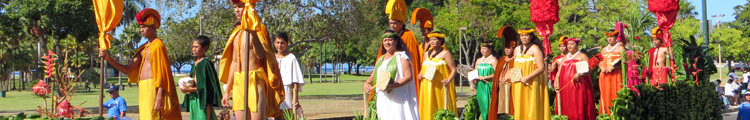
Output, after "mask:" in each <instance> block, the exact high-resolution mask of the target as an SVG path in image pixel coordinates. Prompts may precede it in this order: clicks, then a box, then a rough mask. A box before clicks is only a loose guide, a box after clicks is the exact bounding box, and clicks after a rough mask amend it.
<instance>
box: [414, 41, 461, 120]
mask: <svg viewBox="0 0 750 120" xmlns="http://www.w3.org/2000/svg"><path fill="white" fill-rule="evenodd" d="M427 37H429V38H430V46H433V47H430V48H429V49H428V50H427V52H426V53H425V55H424V56H425V57H424V58H423V62H422V68H425V69H422V70H421V71H420V74H419V75H418V77H417V80H419V81H418V83H419V85H420V86H419V89H420V90H419V92H420V93H419V118H421V119H423V120H432V118H433V117H434V114H435V113H437V111H438V109H447V110H449V111H453V112H456V110H457V109H456V89H455V87H454V85H453V77H454V76H455V75H456V65H455V61H454V60H453V56H451V53H450V52H449V51H448V50H445V49H444V48H443V47H438V46H443V43H445V35H444V34H443V33H441V32H438V31H432V33H430V34H427ZM432 68H434V71H433V70H428V69H432ZM425 76H431V78H430V77H425Z"/></svg>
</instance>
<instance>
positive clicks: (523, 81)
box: [521, 77, 534, 86]
mask: <svg viewBox="0 0 750 120" xmlns="http://www.w3.org/2000/svg"><path fill="white" fill-rule="evenodd" d="M529 79H530V78H528V77H521V83H523V84H524V85H527V86H528V85H531V82H534V81H529Z"/></svg>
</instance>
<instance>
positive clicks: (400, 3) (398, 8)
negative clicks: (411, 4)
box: [385, 0, 406, 23]
mask: <svg viewBox="0 0 750 120" xmlns="http://www.w3.org/2000/svg"><path fill="white" fill-rule="evenodd" d="M385 14H388V19H395V20H399V21H401V22H404V23H406V2H404V0H388V3H387V4H386V6H385Z"/></svg>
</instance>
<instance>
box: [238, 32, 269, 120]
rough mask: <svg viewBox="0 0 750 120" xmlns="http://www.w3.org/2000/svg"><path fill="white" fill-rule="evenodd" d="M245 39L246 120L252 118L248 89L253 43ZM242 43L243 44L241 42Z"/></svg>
mask: <svg viewBox="0 0 750 120" xmlns="http://www.w3.org/2000/svg"><path fill="white" fill-rule="evenodd" d="M245 32H247V31H245ZM254 37H255V36H254ZM245 38H246V39H244V41H245V42H246V43H245V48H246V49H247V51H245V57H246V58H245V59H244V60H245V61H244V63H245V66H244V67H245V70H244V71H242V72H244V73H245V75H244V76H245V92H244V93H245V98H244V100H245V102H244V103H245V106H244V109H245V119H248V118H249V117H250V104H249V103H247V102H248V97H249V96H248V87H249V84H248V82H249V78H250V76H249V74H250V73H249V71H250V70H249V69H250V60H249V59H250V43H251V42H252V41H250V39H249V38H248V37H247V36H246V37H245ZM253 39H257V38H253ZM240 43H242V42H240ZM255 49H262V48H255ZM240 58H241V57H240ZM240 70H242V69H240ZM268 72H271V71H268ZM256 89H257V88H256ZM256 94H257V93H256ZM254 104H257V103H254Z"/></svg>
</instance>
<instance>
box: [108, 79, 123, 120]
mask: <svg viewBox="0 0 750 120" xmlns="http://www.w3.org/2000/svg"><path fill="white" fill-rule="evenodd" d="M107 92H108V93H109V97H112V99H109V100H107V102H105V103H104V104H102V106H104V107H105V108H107V118H110V117H114V118H115V120H120V119H121V118H123V117H125V113H126V111H127V110H128V103H127V102H125V98H122V96H120V88H119V87H117V86H110V87H109V90H107Z"/></svg>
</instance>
